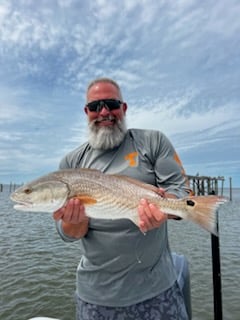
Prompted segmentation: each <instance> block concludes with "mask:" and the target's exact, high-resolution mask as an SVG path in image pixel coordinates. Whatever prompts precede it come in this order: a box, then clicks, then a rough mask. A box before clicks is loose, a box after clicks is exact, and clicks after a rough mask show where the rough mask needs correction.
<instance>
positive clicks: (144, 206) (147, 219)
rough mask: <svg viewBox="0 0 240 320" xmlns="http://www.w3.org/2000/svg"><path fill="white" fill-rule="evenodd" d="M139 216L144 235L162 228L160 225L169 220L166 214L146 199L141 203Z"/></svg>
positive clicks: (140, 227)
mask: <svg viewBox="0 0 240 320" xmlns="http://www.w3.org/2000/svg"><path fill="white" fill-rule="evenodd" d="M138 214H139V217H140V221H139V229H140V230H141V231H142V232H143V233H144V232H147V231H149V230H151V229H154V228H158V227H160V225H161V224H162V223H163V222H165V221H166V220H167V218H168V216H167V215H166V214H165V213H164V212H162V211H161V210H159V209H158V208H157V207H156V206H155V205H154V204H152V203H148V201H147V200H146V199H142V200H141V201H140V205H139V206H138Z"/></svg>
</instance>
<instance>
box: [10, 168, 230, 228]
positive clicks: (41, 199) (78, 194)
mask: <svg viewBox="0 0 240 320" xmlns="http://www.w3.org/2000/svg"><path fill="white" fill-rule="evenodd" d="M71 198H78V199H80V200H81V202H82V203H83V204H84V205H85V208H86V214H87V215H88V216H89V217H90V218H97V219H112V220H114V219H122V218H125V219H130V220H131V221H132V222H133V223H135V224H136V225H138V223H139V216H138V205H139V202H140V200H141V199H142V198H145V199H147V200H148V201H149V202H150V203H153V204H155V205H156V206H157V207H158V208H159V209H161V210H162V211H163V212H164V213H166V214H173V215H176V216H179V217H181V218H183V219H186V220H190V221H193V222H194V223H197V224H198V225H200V226H201V227H203V228H204V229H206V230H208V231H210V232H212V233H214V234H217V231H216V211H217V209H218V207H219V205H220V204H222V203H224V202H226V201H227V199H225V198H223V197H218V196H195V197H193V196H191V197H190V196H189V197H186V198H183V199H168V198H162V197H161V196H160V195H159V194H158V188H157V187H155V186H152V185H149V184H146V183H143V182H140V181H138V180H135V179H133V178H130V177H125V176H118V175H111V174H105V173H102V172H100V171H98V170H94V169H66V170H59V171H56V172H53V173H49V174H48V175H45V176H43V177H40V178H38V179H35V180H33V181H31V182H29V183H26V184H25V185H24V186H22V187H20V188H18V189H17V190H16V191H15V192H14V193H13V194H12V195H11V199H12V200H13V201H15V202H16V203H17V204H16V205H15V206H14V208H15V209H16V210H21V211H32V212H34V211H38V212H54V211H56V210H58V209H59V208H61V207H62V206H64V205H65V204H66V202H67V201H68V200H69V199H71Z"/></svg>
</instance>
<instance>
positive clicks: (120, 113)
mask: <svg viewBox="0 0 240 320" xmlns="http://www.w3.org/2000/svg"><path fill="white" fill-rule="evenodd" d="M106 99H112V100H120V101H122V97H121V94H120V93H119V91H118V89H117V88H116V87H115V86H114V85H113V84H111V83H108V82H99V83H96V84H95V85H93V86H92V87H91V88H90V89H89V91H88V93H87V103H90V102H93V101H98V100H106ZM97 106H99V107H100V108H99V110H95V111H91V110H89V108H90V106H89V107H88V106H86V107H85V109H84V110H85V112H86V114H87V116H88V126H89V143H90V145H91V146H92V147H93V148H94V149H104V150H107V149H112V148H114V147H116V146H118V145H119V144H120V143H121V142H122V141H123V139H124V136H125V133H126V123H125V113H126V110H127V104H126V103H124V102H122V103H119V104H117V106H118V108H116V109H112V110H111V108H110V106H108V105H107V102H106V104H104V102H103V101H101V103H99V104H97Z"/></svg>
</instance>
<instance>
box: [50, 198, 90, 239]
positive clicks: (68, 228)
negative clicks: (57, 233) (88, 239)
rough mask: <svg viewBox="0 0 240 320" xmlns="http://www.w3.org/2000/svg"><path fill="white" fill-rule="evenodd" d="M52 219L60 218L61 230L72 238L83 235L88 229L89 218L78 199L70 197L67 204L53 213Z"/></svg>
mask: <svg viewBox="0 0 240 320" xmlns="http://www.w3.org/2000/svg"><path fill="white" fill-rule="evenodd" d="M53 218H54V220H62V228H63V232H64V233H65V234H66V235H68V236H70V237H74V238H81V237H83V236H84V235H85V234H86V233H87V231H88V220H89V218H88V217H87V216H86V214H85V208H84V206H83V205H82V204H81V201H80V200H79V199H70V200H69V201H68V202H67V204H66V205H65V206H64V207H62V208H60V209H58V210H57V211H56V212H54V213H53Z"/></svg>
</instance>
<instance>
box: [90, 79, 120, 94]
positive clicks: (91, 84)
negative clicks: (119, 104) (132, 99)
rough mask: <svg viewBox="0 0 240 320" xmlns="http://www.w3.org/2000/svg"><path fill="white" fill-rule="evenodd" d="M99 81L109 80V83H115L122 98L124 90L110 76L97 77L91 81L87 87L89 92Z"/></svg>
mask: <svg viewBox="0 0 240 320" xmlns="http://www.w3.org/2000/svg"><path fill="white" fill-rule="evenodd" d="M99 82H107V83H111V84H112V85H114V87H116V88H117V89H118V92H119V96H120V98H121V99H122V92H121V89H120V87H119V85H118V83H117V82H116V81H114V80H113V79H110V78H97V79H95V80H93V81H91V82H90V83H89V85H88V87H87V93H88V91H89V89H90V88H91V87H92V86H94V85H95V84H96V83H99Z"/></svg>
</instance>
